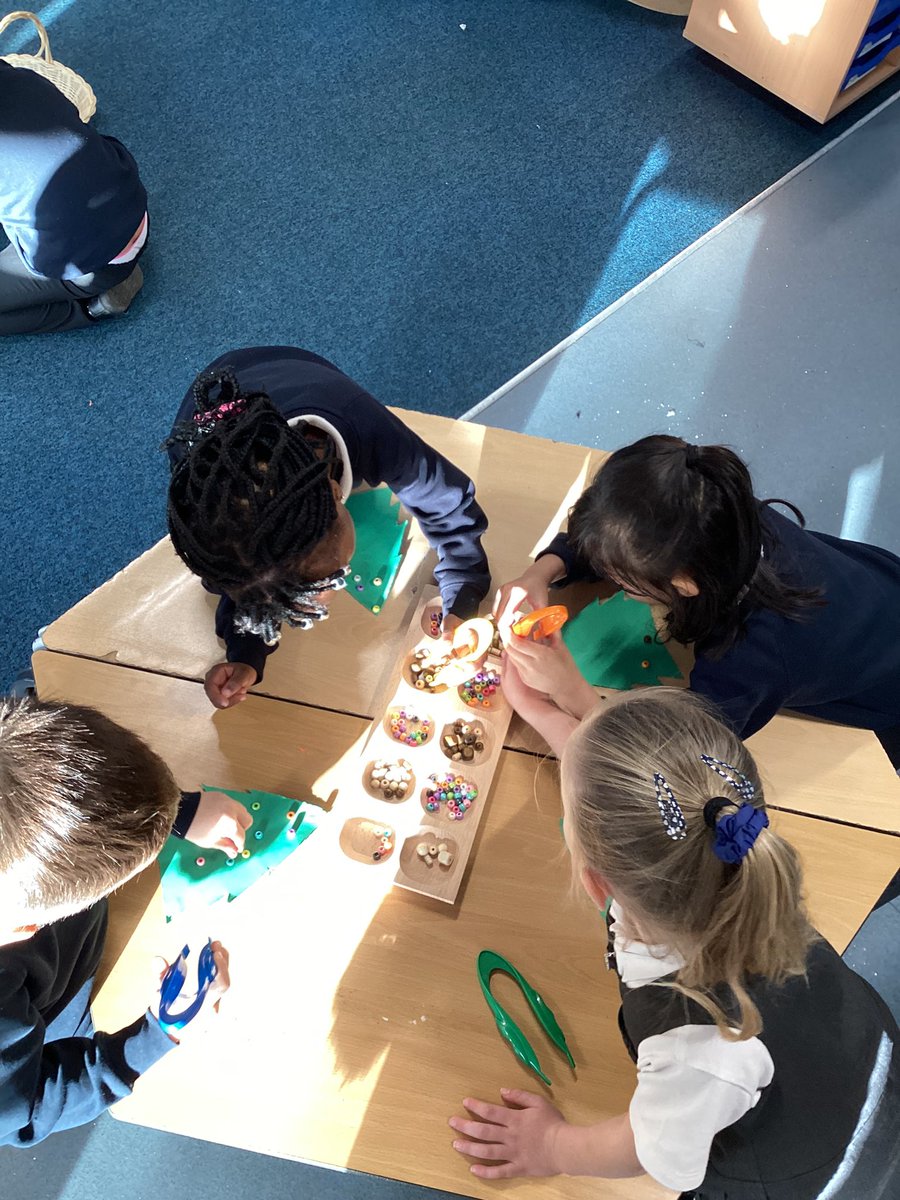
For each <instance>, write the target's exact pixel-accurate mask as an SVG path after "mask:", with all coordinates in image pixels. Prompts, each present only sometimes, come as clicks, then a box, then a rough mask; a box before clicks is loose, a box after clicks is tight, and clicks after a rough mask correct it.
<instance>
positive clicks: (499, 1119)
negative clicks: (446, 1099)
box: [454, 1096, 509, 1125]
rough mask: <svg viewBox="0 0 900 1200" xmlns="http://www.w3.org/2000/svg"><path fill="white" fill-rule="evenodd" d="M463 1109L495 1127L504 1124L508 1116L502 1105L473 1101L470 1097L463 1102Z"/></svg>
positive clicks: (485, 1101)
mask: <svg viewBox="0 0 900 1200" xmlns="http://www.w3.org/2000/svg"><path fill="white" fill-rule="evenodd" d="M463 1108H467V1109H468V1110H469V1112H470V1113H474V1114H475V1116H476V1117H481V1119H482V1120H483V1121H493V1122H494V1124H495V1125H503V1124H505V1123H506V1119H507V1117H508V1116H509V1112H508V1110H507V1109H506V1108H504V1106H503V1105H502V1104H490V1103H489V1102H488V1101H487V1100H475V1099H473V1097H471V1096H467V1097H466V1099H465V1100H463ZM454 1120H455V1118H454Z"/></svg>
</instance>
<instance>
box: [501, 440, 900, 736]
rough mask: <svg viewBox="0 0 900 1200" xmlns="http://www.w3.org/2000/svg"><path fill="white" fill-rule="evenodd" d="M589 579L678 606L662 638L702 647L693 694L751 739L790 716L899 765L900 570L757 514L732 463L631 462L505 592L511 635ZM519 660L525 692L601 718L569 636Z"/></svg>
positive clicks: (602, 482) (671, 609)
mask: <svg viewBox="0 0 900 1200" xmlns="http://www.w3.org/2000/svg"><path fill="white" fill-rule="evenodd" d="M774 504H780V505H783V506H784V507H786V508H788V509H790V510H791V512H793V514H794V516H795V517H796V518H797V520H798V522H799V524H794V523H793V522H792V521H790V520H788V519H787V518H786V517H785V516H783V515H782V514H781V513H780V512H777V511H776V510H775V509H774V508H773V507H772V505H774ZM577 579H594V580H598V579H608V580H611V581H612V582H613V583H615V584H618V585H619V586H620V587H621V588H622V589H623V590H624V591H625V592H626V594H627V595H630V596H632V597H634V598H635V599H637V600H642V601H644V602H646V603H656V604H661V605H664V606H665V608H666V610H667V611H666V618H665V627H664V636H667V637H671V638H674V639H675V640H676V641H679V642H684V643H686V644H690V645H693V647H694V651H695V662H694V668H693V671H692V672H691V677H690V686H691V689H692V690H693V691H695V692H698V693H700V694H701V695H704V696H706V697H707V698H708V699H710V700H712V701H713V702H714V703H715V704H716V705H717V706H718V708H719V710H720V712H721V713H723V714H724V716H725V717H727V718H728V720H729V721H730V722H731V724H732V726H733V728H734V729H735V730H736V731H737V733H738V734H739V735H740V736H742V737H749V736H750V734H752V733H755V732H756V731H757V730H758V729H760V728H762V726H763V725H765V724H766V723H767V722H768V721H770V720H771V719H772V717H773V716H774V715H775V714H776V713H777V712H778V710H779V709H780V708H791V709H795V710H797V711H798V712H801V713H805V714H808V715H809V716H813V717H821V718H824V719H826V720H830V721H837V722H840V723H842V724H845V725H855V726H858V727H860V728H863V729H872V730H875V731H876V732H877V733H878V734H879V735H880V736H881V738H882V741H883V743H884V744H885V748H886V749H887V750H888V753H889V754H891V757H892V758H897V757H898V753H897V752H898V750H900V738H897V737H896V734H897V733H898V730H897V726H898V725H900V615H898V614H900V558H897V557H896V555H894V554H891V553H890V552H889V551H887V550H882V549H880V548H879V547H877V546H868V545H864V544H862V543H859V542H850V541H846V540H844V539H841V538H837V537H831V536H829V535H828V534H825V533H813V532H812V531H810V530H807V529H805V528H804V526H803V517H802V515H801V514H800V513H799V512H798V511H797V509H796V508H794V507H793V505H790V504H788V503H787V502H786V501H784V500H757V499H756V497H755V496H754V494H753V486H752V482H751V478H750V473H749V471H748V470H747V468H746V466H745V465H744V463H743V462H742V461H741V460H740V459H739V458H738V456H737V455H736V454H734V453H733V452H732V451H731V450H729V449H727V448H726V447H724V446H693V445H690V444H688V443H687V442H684V441H682V440H681V439H680V438H676V437H667V436H664V435H656V436H653V437H646V438H642V439H641V440H640V441H638V442H635V443H634V444H633V445H631V446H626V447H625V448H624V449H622V450H617V451H616V452H615V453H614V454H613V455H611V456H610V458H609V459H608V460H607V462H606V463H604V465H603V466H602V467H601V469H600V470H599V471H598V472H597V475H596V476H595V478H594V480H593V482H592V483H591V484H590V486H589V487H588V489H587V490H586V491H585V492H584V493H583V495H582V496H581V497H580V498H579V500H578V501H577V503H576V504H575V506H574V508H573V509H572V512H571V514H570V517H569V528H568V533H562V534H559V536H558V537H556V538H555V539H554V540H553V542H552V543H551V544H550V545H549V546H548V547H547V548H546V549H545V550H543V551H541V553H540V554H539V555H538V557H537V559H536V561H535V562H534V564H533V565H532V566H530V567H529V568H528V569H527V570H526V571H525V572H524V574H523V575H522V576H521V577H520V578H518V579H516V580H514V581H513V582H511V583H508V584H506V585H504V587H503V588H501V589H500V591H499V592H498V595H497V600H496V606H495V611H496V612H497V613H498V614H499V616H500V620H501V623H503V624H508V623H509V621H510V618H511V617H512V616H513V615H514V614H515V612H516V611H517V610H519V608H520V606H521V605H523V604H524V605H526V606H528V605H531V606H534V607H540V606H541V605H543V604H546V603H547V596H548V588H549V587H551V586H554V585H555V586H561V585H563V584H565V583H569V582H572V581H574V580H577ZM508 652H509V655H510V658H511V659H512V661H513V662H514V663H515V664H516V666H517V667H518V669H519V671H520V673H521V675H522V678H523V679H524V680H525V682H526V683H527V684H529V685H530V686H531V687H534V688H536V689H537V690H538V691H541V692H544V693H545V694H549V695H552V696H553V697H554V698H555V699H556V700H557V701H558V702H559V703H561V704H564V705H565V706H566V707H567V708H568V709H569V710H570V711H571V712H572V713H573V714H574V715H576V716H579V717H580V716H583V715H584V714H585V713H587V712H588V711H589V710H590V709H591V708H592V707H593V706H594V705H595V704H596V703H597V695H596V692H594V690H593V689H592V688H591V687H590V686H589V685H588V684H587V683H586V682H585V680H584V679H583V678H582V676H581V674H580V673H579V671H578V669H577V667H576V666H575V663H574V661H573V660H572V658H571V656H570V655H569V654H568V652H567V651H566V649H565V646H564V644H563V642H562V639H561V638H560V637H559V636H556V637H555V638H554V639H551V640H550V641H548V642H545V643H541V644H538V643H534V642H526V641H525V640H524V639H521V638H515V637H511V638H510V641H509V647H508ZM895 742H896V743H897V744H896V745H895Z"/></svg>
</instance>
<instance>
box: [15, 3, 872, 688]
mask: <svg viewBox="0 0 900 1200" xmlns="http://www.w3.org/2000/svg"><path fill="white" fill-rule="evenodd" d="M39 11H42V12H44V13H46V15H47V18H48V21H49V26H50V34H51V39H52V44H53V47H54V50H55V52H56V54H57V55H58V56H59V57H60V58H61V60H62V61H63V62H68V63H71V64H72V65H73V66H75V67H77V68H78V69H79V70H80V71H82V72H83V74H84V75H85V76H86V77H87V78H88V79H89V80H90V81H91V83H92V84H93V86H94V88H95V91H96V92H97V96H98V99H99V112H98V116H97V118H96V122H97V124H98V126H99V127H100V128H101V129H102V130H104V131H109V132H113V133H115V134H117V135H118V136H119V137H121V138H122V140H123V141H125V142H126V144H127V145H128V146H129V147H130V148H131V150H132V151H133V152H134V154H135V156H136V157H137V159H138V161H139V163H140V164H141V166H142V171H143V175H144V177H145V180H146V183H147V186H148V189H149V191H150V193H151V211H152V218H153V236H152V245H151V249H150V251H149V252H148V254H147V256H146V258H145V260H144V266H145V273H146V276H147V283H146V287H145V289H144V294H143V296H142V297H141V298H140V299H139V301H138V302H137V305H136V308H135V310H134V311H133V313H132V315H131V316H130V317H128V318H127V319H126V320H124V321H122V322H119V323H115V324H113V323H110V324H108V325H107V326H105V327H103V328H98V329H96V330H89V331H85V332H82V333H77V334H68V335H62V336H59V337H57V338H54V339H49V338H37V337H31V338H19V339H5V340H4V342H3V343H2V344H0V363H2V370H0V401H2V403H3V412H4V417H3V420H4V437H3V439H2V447H0V455H2V458H0V465H2V472H3V479H4V485H5V491H6V495H7V505H6V506H5V507H7V508H8V509H9V517H8V518H7V522H6V537H5V542H4V546H5V549H6V555H5V571H4V575H5V578H6V580H7V585H8V595H7V596H6V597H5V598H4V601H3V610H4V614H5V621H4V625H3V629H2V633H0V674H2V675H3V676H5V677H7V678H8V677H9V676H11V675H12V673H13V671H14V670H15V669H16V668H17V667H18V666H19V665H21V664H22V662H23V661H24V660H25V658H26V655H27V649H28V646H29V644H30V640H31V637H32V634H33V632H34V630H35V628H36V627H37V626H38V625H39V624H42V623H45V622H47V621H48V620H50V619H52V618H53V617H54V616H56V615H57V614H59V613H60V612H61V611H63V610H64V609H66V608H67V607H68V606H70V605H71V604H72V603H73V602H74V601H76V600H77V599H78V598H79V597H81V596H82V595H84V594H85V593H86V592H87V591H88V590H90V589H91V588H93V587H95V586H96V585H98V584H99V583H101V582H102V581H103V580H104V579H105V578H107V577H108V576H109V575H110V574H111V573H113V572H114V571H115V570H117V569H118V568H120V567H121V566H123V565H124V564H125V563H126V562H128V561H129V560H130V559H131V558H133V557H134V556H135V555H136V554H137V553H138V552H139V551H141V550H142V549H144V548H145V547H146V546H148V545H149V544H150V543H152V542H153V541H154V540H155V539H156V538H157V537H158V536H159V535H160V534H161V533H162V532H163V495H164V490H165V468H164V463H163V459H162V456H161V455H159V454H158V453H157V452H156V449H155V447H156V445H157V443H158V442H159V440H160V438H161V437H162V436H163V435H164V433H165V432H166V430H167V428H168V423H169V420H170V418H171V415H172V413H173V412H174V410H175V407H176V404H177V402H178V399H179V397H180V396H181V394H182V391H183V389H184V387H185V385H186V384H187V382H188V381H189V380H190V378H191V376H192V375H193V373H194V372H195V370H197V369H198V368H199V367H201V366H203V365H204V364H205V363H206V362H207V361H209V360H210V359H211V358H212V357H214V356H215V355H217V354H219V353H220V352H222V351H223V350H225V349H227V348H228V347H230V346H235V345H240V344H252V343H261V342H267V341H268V342H291V343H295V344H298V345H302V346H306V347H309V348H311V349H314V350H316V351H318V352H320V353H322V354H325V355H327V356H328V357H330V358H332V359H333V360H334V361H336V362H337V363H338V364H339V365H341V366H342V367H343V368H344V369H345V370H347V371H348V372H349V373H350V374H352V375H354V376H355V377H356V378H357V379H358V380H359V381H360V382H362V383H364V384H365V385H366V386H367V387H368V388H369V389H370V390H371V391H372V392H373V393H374V394H375V395H376V396H378V397H379V398H380V399H382V400H383V401H385V402H386V403H392V404H400V405H405V406H409V407H416V408H423V409H427V410H430V411H434V412H440V413H446V414H451V415H452V414H458V413H460V412H462V411H464V410H465V409H467V408H468V407H470V406H471V405H472V404H474V403H476V402H477V401H479V400H480V399H482V398H483V397H484V396H485V395H486V394H487V393H488V392H490V391H491V390H492V389H494V388H495V387H497V386H498V385H499V384H501V383H502V382H504V381H505V380H506V379H507V378H508V377H509V376H511V375H512V374H513V373H515V372H516V371H518V370H520V369H521V368H522V367H524V366H526V365H527V364H528V363H529V362H531V361H532V360H533V359H534V358H535V357H537V356H538V355H539V354H541V353H542V352H543V351H545V350H546V349H548V348H549V347H550V346H552V345H553V344H554V343H556V342H557V341H558V340H559V339H560V338H562V337H563V336H565V335H566V334H568V333H569V332H571V330H572V329H573V328H574V327H576V326H577V325H578V324H580V323H581V322H582V321H584V320H585V319H586V318H587V317H588V316H590V315H592V314H593V313H594V312H596V311H598V310H599V309H600V308H602V307H604V306H605V305H607V304H608V303H609V302H610V301H611V300H613V299H615V298H616V297H617V296H618V295H620V294H621V293H622V292H624V291H625V290H626V289H627V288H629V287H630V286H632V285H633V284H634V283H636V282H638V281H639V280H640V279H642V278H644V277H645V276H646V275H647V274H648V273H649V272H650V271H652V270H653V269H655V268H656V267H658V266H659V265H660V264H662V263H663V262H664V261H666V260H667V259H668V258H670V257H671V256H672V255H673V254H674V253H676V252H677V251H678V250H680V249H682V248H683V247H684V246H685V245H687V244H689V243H690V242H691V241H693V240H694V239H695V238H696V237H697V236H698V235H700V234H701V233H703V232H704V231H705V230H706V229H708V228H709V227H710V226H711V225H712V224H714V223H715V222H716V221H717V220H719V219H720V218H721V217H723V216H725V215H726V214H727V213H729V212H731V211H732V210H733V209H735V208H736V207H737V206H739V205H740V204H741V203H742V202H744V201H745V200H747V199H748V198H749V197H750V196H752V195H754V194H756V193H758V192H759V191H760V190H761V189H762V188H764V187H765V186H767V185H768V184H769V183H771V182H772V181H773V180H775V179H776V178H778V177H779V176H780V175H782V174H783V173H784V172H785V171H786V170H788V169H789V168H791V167H792V166H794V165H795V164H796V163H798V162H799V161H801V160H802V159H803V158H804V157H806V156H807V155H808V154H809V153H811V152H812V151H813V150H815V149H816V148H817V147H819V146H821V145H822V144H823V143H824V142H825V141H827V140H828V139H829V138H830V137H832V136H833V135H834V134H835V133H836V132H838V131H839V130H840V129H841V128H843V127H844V126H845V125H846V124H847V123H848V122H849V121H851V120H853V119H856V117H858V116H859V115H862V113H863V112H864V111H866V110H867V109H868V108H869V107H871V105H872V104H873V103H875V102H876V100H878V99H881V98H882V95H883V93H882V94H876V96H875V98H874V99H873V100H871V101H868V100H865V101H863V102H862V103H861V105H858V106H857V107H856V108H855V109H854V110H853V113H852V115H850V116H847V117H843V118H840V119H839V120H838V121H837V122H835V123H833V124H832V125H831V126H829V127H828V130H827V132H826V131H823V130H822V129H821V128H820V127H818V126H816V125H814V124H813V123H812V122H810V121H807V120H806V119H805V118H803V117H801V116H799V115H798V114H796V113H794V112H793V111H791V110H789V109H787V108H786V107H784V106H783V105H781V104H779V103H778V102H776V101H773V100H772V99H771V98H768V97H766V96H765V95H764V94H763V93H762V92H760V91H759V90H758V89H756V88H754V87H753V86H752V85H749V84H747V83H745V82H743V81H741V80H740V79H739V78H738V77H736V76H733V75H731V74H730V73H729V72H728V71H727V70H725V69H724V68H722V67H720V66H719V65H718V64H716V63H715V62H714V61H713V60H711V59H709V58H707V57H705V56H704V55H702V54H701V53H700V52H699V51H697V50H696V49H695V48H693V47H692V46H690V45H689V44H688V43H686V42H685V41H684V40H683V39H682V37H681V22H679V21H678V20H675V19H672V18H666V17H661V16H657V15H655V14H652V13H648V12H646V11H644V10H641V9H637V8H634V7H633V6H632V5H630V4H627V3H624V0H606V2H603V0H490V2H489V3H486V2H485V0H482V3H480V4H471V3H470V4H465V3H464V4H452V5H451V4H449V3H447V2H446V0H390V2H388V0H368V2H367V3H363V2H362V0H325V2H324V3H323V2H321V0H320V2H318V3H310V2H309V0H293V2H292V3H291V4H288V5H278V4H274V3H272V2H271V0H258V2H257V3H255V4H253V5H247V4H243V3H240V2H239V0H221V2H220V3H218V4H215V5H211V4H210V5H201V6H194V7H188V8H186V9H185V8H183V7H179V6H176V5H174V4H172V3H171V0H144V2H143V3H142V4H141V5H122V4H120V3H113V0H53V2H52V3H50V4H47V5H45V6H44V8H43V9H42V10H39ZM461 25H465V26H466V28H465V29H462V28H461ZM14 48H15V46H14V45H13V44H12V41H5V42H4V46H3V49H4V50H9V49H14ZM887 86H888V87H890V84H888V85H887ZM648 206H649V207H648ZM639 211H640V212H642V213H643V214H644V219H643V220H641V221H638V222H635V221H633V220H632V218H633V217H634V215H635V213H637V212H639ZM648 213H650V214H651V216H652V219H649V220H648V219H647V214H648ZM559 434H560V436H561V437H565V436H566V434H567V431H566V430H565V429H561V430H560V431H559Z"/></svg>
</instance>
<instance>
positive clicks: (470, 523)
mask: <svg viewBox="0 0 900 1200" xmlns="http://www.w3.org/2000/svg"><path fill="white" fill-rule="evenodd" d="M225 366H230V367H232V368H233V369H234V372H235V375H236V376H237V380H238V383H239V385H240V387H241V390H242V391H244V392H265V393H267V395H268V396H269V398H270V399H271V401H272V403H273V404H274V405H275V407H276V408H277V409H278V411H279V412H281V413H282V414H283V415H284V416H285V417H286V418H287V419H288V420H290V419H291V418H292V417H304V416H313V417H319V418H321V419H323V420H324V421H327V422H328V423H329V424H330V425H332V426H333V427H334V429H335V430H336V431H337V432H338V433H339V434H340V435H341V437H342V438H343V439H344V443H345V445H346V447H347V453H348V456H349V460H350V469H351V471H352V474H353V483H354V486H357V485H359V484H361V483H366V484H368V485H369V486H370V487H377V486H378V485H379V484H386V485H387V486H388V487H389V488H390V489H391V491H392V492H393V493H394V494H395V495H396V496H397V497H398V498H399V499H400V501H401V503H402V504H403V506H404V507H405V508H406V509H407V511H408V512H410V513H411V514H412V516H414V517H415V518H416V520H417V521H418V522H419V525H420V526H421V529H422V532H423V533H424V534H425V537H426V538H427V539H428V542H429V544H430V545H431V546H432V548H433V549H434V550H435V551H436V552H437V557H438V563H437V566H436V567H435V571H434V574H435V579H436V580H437V582H438V585H439V587H440V590H441V600H442V602H443V606H444V611H445V612H448V613H452V614H454V615H455V616H459V617H462V618H463V619H466V618H468V617H471V616H474V614H475V613H476V612H477V610H478V605H479V603H480V602H481V600H482V599H483V598H484V597H485V596H486V595H487V591H488V588H489V586H490V582H491V577H490V571H489V570H488V563H487V558H486V556H485V553H484V550H483V549H482V546H481V538H482V535H483V534H484V531H485V530H486V529H487V517H486V516H485V515H484V512H483V511H482V510H481V508H480V506H479V505H478V503H477V501H476V499H475V485H474V484H473V483H472V481H471V479H469V477H468V476H467V475H465V474H464V473H463V472H462V471H460V470H459V468H458V467H456V466H454V465H453V463H451V462H450V461H449V460H448V459H446V458H444V456H443V455H442V454H439V453H438V452H437V451H436V450H435V449H434V448H433V447H432V446H429V445H428V443H427V442H424V441H423V440H422V438H420V437H419V436H418V434H415V433H413V431H412V430H411V429H410V428H409V427H408V426H406V425H404V423H403V422H402V421H401V420H400V419H399V417H396V416H394V414H393V413H391V412H389V411H388V409H386V408H385V407H384V405H382V404H379V403H378V401H377V400H375V399H374V398H373V397H372V396H370V395H369V393H368V392H366V391H365V390H364V389H363V388H361V387H360V386H359V384H358V383H354V381H353V380H352V379H350V378H349V377H348V376H347V375H345V374H343V372H342V371H340V370H338V368H337V367H336V366H334V364H333V363H330V362H328V361H327V359H324V358H320V357H319V356H318V355H317V354H311V353H310V352H309V351H307V350H299V349H297V348H295V347H293V346H256V347H252V348H249V349H244V350H232V351H230V352H229V353H228V354H223V355H221V356H220V357H219V358H217V359H216V360H215V362H213V363H210V366H209V367H208V368H207V370H213V369H216V368H221V367H225ZM193 411H194V399H193V395H192V394H191V391H190V389H189V390H188V392H187V395H186V396H185V397H184V400H183V401H182V403H181V407H180V408H179V410H178V415H177V417H176V424H177V423H178V422H182V421H188V420H190V418H191V415H192V413H193ZM169 454H170V458H171V461H172V464H173V466H174V464H175V463H176V462H178V461H179V460H180V459H181V458H182V457H183V456H184V454H185V448H184V446H183V445H180V444H177V443H176V444H175V445H174V446H172V448H171V449H170V451H169ZM234 607H235V606H234V603H233V601H232V600H231V599H230V598H229V597H228V596H222V598H221V599H220V601H219V605H218V608H217V610H216V633H217V634H218V635H219V637H220V638H222V639H223V641H224V642H225V646H226V658H227V661H228V662H243V663H247V664H248V665H250V666H252V667H253V668H254V669H255V671H256V674H257V682H259V681H260V680H261V679H262V677H263V670H264V667H265V660H266V657H267V656H268V655H269V654H271V653H272V651H273V650H275V649H276V647H274V646H267V645H266V644H265V642H264V641H263V639H262V638H261V637H257V636H256V635H254V634H239V633H235V631H234V628H233V618H234Z"/></svg>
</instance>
